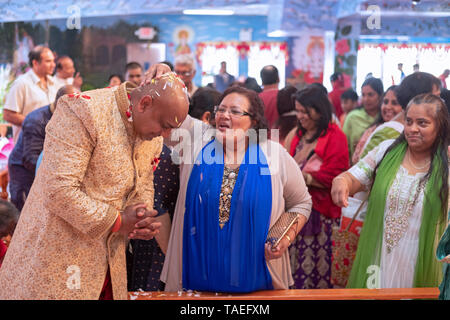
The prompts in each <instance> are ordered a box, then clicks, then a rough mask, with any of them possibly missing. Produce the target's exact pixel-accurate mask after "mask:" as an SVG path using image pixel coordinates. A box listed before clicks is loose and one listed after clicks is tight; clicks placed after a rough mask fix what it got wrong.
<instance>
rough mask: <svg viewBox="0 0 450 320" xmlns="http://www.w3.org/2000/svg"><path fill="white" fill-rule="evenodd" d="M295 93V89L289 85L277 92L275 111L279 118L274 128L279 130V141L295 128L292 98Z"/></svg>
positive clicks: (293, 101) (293, 98)
mask: <svg viewBox="0 0 450 320" xmlns="http://www.w3.org/2000/svg"><path fill="white" fill-rule="evenodd" d="M296 92H297V88H296V87H294V86H291V85H287V86H286V87H284V88H283V89H280V90H279V91H278V94H277V110H278V114H279V117H278V120H277V122H276V123H275V128H277V129H279V130H280V139H284V138H285V137H286V136H287V135H288V133H289V132H290V131H291V130H292V129H294V128H295V127H296V126H297V116H296V115H295V97H294V95H295V93H296Z"/></svg>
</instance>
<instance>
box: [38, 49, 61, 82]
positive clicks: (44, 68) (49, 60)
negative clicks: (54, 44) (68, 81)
mask: <svg viewBox="0 0 450 320" xmlns="http://www.w3.org/2000/svg"><path fill="white" fill-rule="evenodd" d="M55 66H56V65H55V56H54V55H53V52H52V51H51V50H48V49H46V50H44V51H42V53H41V61H40V62H38V61H36V60H34V61H33V70H34V72H36V74H37V75H38V76H41V77H44V76H47V75H48V76H50V75H52V74H53V72H54V71H55Z"/></svg>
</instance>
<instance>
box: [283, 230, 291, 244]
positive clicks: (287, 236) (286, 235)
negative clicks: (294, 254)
mask: <svg viewBox="0 0 450 320" xmlns="http://www.w3.org/2000/svg"><path fill="white" fill-rule="evenodd" d="M284 236H285V237H286V238H287V239H288V241H289V244H291V241H292V240H291V237H289V235H288V234H287V233H286V234H285V235H284Z"/></svg>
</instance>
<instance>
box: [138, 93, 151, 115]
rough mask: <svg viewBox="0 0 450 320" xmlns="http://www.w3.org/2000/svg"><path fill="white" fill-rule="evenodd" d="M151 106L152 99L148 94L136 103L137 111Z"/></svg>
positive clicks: (145, 109)
mask: <svg viewBox="0 0 450 320" xmlns="http://www.w3.org/2000/svg"><path fill="white" fill-rule="evenodd" d="M152 106H153V99H152V97H151V96H149V95H145V96H143V97H142V98H141V99H140V100H139V102H138V105H137V111H138V112H145V111H147V110H149V109H150V108H151V107H152Z"/></svg>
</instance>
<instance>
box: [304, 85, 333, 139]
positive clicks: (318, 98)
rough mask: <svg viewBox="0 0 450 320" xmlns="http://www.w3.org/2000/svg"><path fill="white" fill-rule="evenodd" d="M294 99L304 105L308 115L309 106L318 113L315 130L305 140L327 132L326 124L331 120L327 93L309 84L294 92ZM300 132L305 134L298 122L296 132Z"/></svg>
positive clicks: (330, 107)
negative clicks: (311, 135) (312, 134)
mask: <svg viewBox="0 0 450 320" xmlns="http://www.w3.org/2000/svg"><path fill="white" fill-rule="evenodd" d="M295 101H297V102H298V103H300V104H301V105H302V106H303V107H305V109H306V112H308V115H310V113H309V109H311V108H312V109H314V110H315V111H316V112H317V113H318V114H319V115H320V118H319V120H318V121H317V131H316V133H315V134H314V136H313V137H311V139H309V140H307V142H308V143H310V142H313V141H314V140H316V139H317V138H318V137H320V136H322V135H325V134H326V133H327V129H328V125H329V124H330V122H331V110H332V109H333V107H332V106H331V102H330V100H329V99H328V97H327V95H326V94H324V93H323V91H322V90H321V89H320V88H317V87H315V86H309V87H307V88H305V89H303V90H300V91H297V93H296V94H295ZM300 132H302V134H305V132H306V129H305V128H303V127H302V125H301V123H300V122H298V130H297V134H299V133H300Z"/></svg>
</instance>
